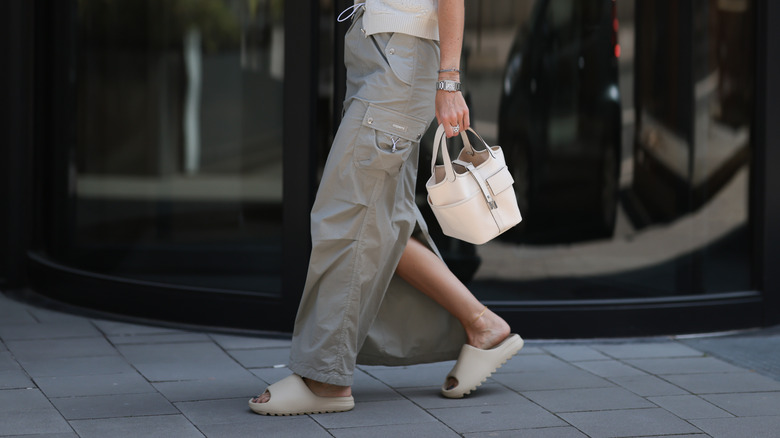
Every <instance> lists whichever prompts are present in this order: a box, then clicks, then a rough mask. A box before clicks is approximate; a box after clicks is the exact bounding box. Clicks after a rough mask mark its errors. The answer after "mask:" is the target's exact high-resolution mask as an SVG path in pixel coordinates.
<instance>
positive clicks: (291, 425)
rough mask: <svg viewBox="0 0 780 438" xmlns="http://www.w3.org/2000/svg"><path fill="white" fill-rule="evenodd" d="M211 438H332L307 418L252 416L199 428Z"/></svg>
mask: <svg viewBox="0 0 780 438" xmlns="http://www.w3.org/2000/svg"><path fill="white" fill-rule="evenodd" d="M339 415H341V414H339ZM198 428H199V429H200V430H201V431H202V432H203V433H204V434H206V436H207V437H209V438H248V437H273V438H301V437H305V438H332V437H333V435H331V434H330V433H328V432H327V431H325V429H324V428H322V426H320V425H319V424H317V422H316V421H314V420H312V419H311V418H309V417H307V416H296V417H266V416H263V415H257V414H252V418H250V419H249V420H247V421H245V422H241V423H233V424H227V423H221V424H207V425H204V426H199V427H198Z"/></svg>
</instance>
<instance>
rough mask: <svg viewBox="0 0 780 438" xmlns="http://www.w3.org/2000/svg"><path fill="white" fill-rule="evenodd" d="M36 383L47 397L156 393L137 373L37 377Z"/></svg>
mask: <svg viewBox="0 0 780 438" xmlns="http://www.w3.org/2000/svg"><path fill="white" fill-rule="evenodd" d="M35 383H36V384H37V385H38V387H39V388H41V391H43V393H44V394H46V396H47V397H81V396H89V395H110V394H139V393H144V392H156V391H155V389H154V387H152V385H150V384H149V382H147V381H146V379H144V378H143V376H141V375H140V374H138V373H137V372H132V373H120V374H97V375H89V376H56V377H36V378H35Z"/></svg>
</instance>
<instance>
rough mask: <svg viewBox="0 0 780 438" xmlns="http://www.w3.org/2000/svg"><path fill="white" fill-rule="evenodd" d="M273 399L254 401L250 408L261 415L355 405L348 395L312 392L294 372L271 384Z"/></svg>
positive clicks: (321, 411)
mask: <svg viewBox="0 0 780 438" xmlns="http://www.w3.org/2000/svg"><path fill="white" fill-rule="evenodd" d="M267 391H268V392H269V393H270V394H271V399H270V400H268V401H267V402H266V403H253V402H252V400H254V399H250V400H249V409H251V410H252V411H254V412H255V413H258V414H260V415H303V414H324V413H327V412H344V411H349V410H350V409H352V408H354V407H355V399H353V398H352V396H351V395H350V396H347V397H320V396H318V395H317V394H315V393H313V392H311V390H310V389H309V387H308V386H306V382H304V381H303V379H302V378H301V376H299V375H297V374H292V375H290V376H287V377H285V378H284V379H282V380H280V381H278V382H276V383H274V384H273V385H271V386H269V387H268V389H267Z"/></svg>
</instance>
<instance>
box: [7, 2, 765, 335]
mask: <svg viewBox="0 0 780 438" xmlns="http://www.w3.org/2000/svg"><path fill="white" fill-rule="evenodd" d="M351 3H352V2H350V1H349V0H335V1H334V0H320V1H312V2H292V1H285V0H198V1H185V0H164V1H153V0H115V1H111V2H106V1H97V0H63V1H58V2H35V1H33V2H28V1H22V0H12V1H9V2H5V4H4V5H3V6H0V20H2V21H3V22H4V24H5V26H3V27H4V28H5V32H6V35H5V37H4V38H2V40H3V41H2V42H0V53H2V54H3V55H4V58H5V59H6V60H7V62H6V66H7V67H6V68H5V69H2V70H3V71H2V72H0V79H2V81H0V82H1V83H2V86H3V87H4V88H3V89H4V90H5V91H4V93H5V96H6V99H3V100H2V102H3V105H6V106H7V110H6V111H5V113H6V114H8V117H7V118H6V119H5V120H4V121H3V122H2V123H3V124H4V125H3V126H4V127H5V128H6V129H4V131H5V132H7V133H8V135H7V138H8V140H7V141H6V143H5V145H4V146H3V148H2V152H1V153H2V154H3V155H2V156H1V157H0V171H2V173H3V174H4V175H5V176H6V178H5V179H4V180H3V182H2V183H0V214H1V215H2V217H0V228H1V231H2V233H3V234H2V240H0V243H4V245H2V246H1V247H2V248H3V250H2V251H0V287H2V288H4V290H8V291H10V293H13V294H15V295H17V296H20V297H27V298H30V297H32V298H34V299H41V297H45V298H46V299H47V300H52V302H57V303H65V304H66V305H69V306H74V307H75V308H82V309H93V310H98V311H105V312H110V313H114V314H120V315H124V316H126V317H133V318H144V319H147V320H158V321H166V322H174V323H184V324H194V325H205V326H212V327H220V328H230V329H236V330H262V331H281V332H285V331H290V330H291V328H292V323H293V319H294V315H295V311H296V309H297V303H298V298H299V297H300V293H301V289H302V286H303V281H304V277H305V273H306V264H307V260H308V256H309V249H310V242H309V234H308V233H309V226H310V223H309V214H308V213H309V208H310V206H311V203H312V201H313V197H314V193H315V191H316V188H317V184H318V177H319V174H320V171H321V169H322V166H323V165H324V160H325V157H326V155H327V152H328V149H329V148H330V142H331V140H332V138H333V133H334V130H335V126H337V124H338V119H339V117H340V115H341V105H342V102H341V100H342V99H343V95H344V77H345V74H344V67H343V46H342V44H343V35H344V33H345V32H346V30H347V27H348V25H349V23H342V24H338V23H336V19H335V18H336V16H337V15H338V13H339V12H340V11H341V10H343V9H345V8H346V7H348V6H349V5H350V4H351ZM466 8H467V20H466V29H465V35H464V51H463V57H462V61H461V69H462V70H463V71H464V75H463V83H464V94H465V96H466V99H467V101H468V102H469V105H470V109H471V120H472V123H473V126H474V128H475V129H476V130H477V131H478V132H479V133H480V134H481V135H482V136H483V137H484V138H485V140H486V141H487V142H488V143H490V144H500V145H501V146H502V148H503V150H504V151H505V153H506V156H507V161H508V166H509V168H510V170H511V172H512V175H513V177H514V180H515V189H516V193H517V196H518V201H519V204H520V206H521V211H522V212H523V216H524V222H523V223H522V224H521V225H520V226H518V227H517V228H516V229H514V230H512V231H511V232H509V233H506V234H505V235H502V236H501V237H500V238H498V239H496V240H494V241H492V242H490V243H487V244H485V245H480V246H474V245H470V244H466V243H464V242H460V241H456V240H454V239H451V238H447V237H446V236H444V235H443V234H442V233H441V232H440V230H439V229H438V226H437V225H436V223H435V219H434V218H433V215H432V214H431V212H430V211H429V209H428V206H427V204H426V202H425V189H424V182H425V180H427V177H428V174H427V173H428V172H429V170H428V166H427V165H425V163H427V161H428V160H430V150H431V140H432V133H433V129H430V130H429V133H428V135H426V136H425V137H424V138H423V141H422V150H421V156H420V162H421V163H423V165H421V166H419V168H420V175H419V176H418V194H419V197H418V204H419V206H420V209H421V210H422V211H423V213H424V215H425V217H426V218H427V220H428V222H429V226H431V229H432V234H433V235H434V237H435V239H436V240H437V243H438V246H439V247H440V249H441V252H442V254H443V256H444V257H445V260H446V261H447V263H448V264H449V265H450V267H451V268H452V269H453V271H455V272H456V274H457V275H458V276H459V277H460V278H461V279H462V280H464V281H465V282H467V284H468V285H469V287H470V288H471V289H472V290H473V291H474V292H475V294H476V295H477V296H478V298H480V299H481V300H482V301H484V302H485V303H486V304H488V305H489V306H491V308H493V309H494V310H496V311H498V312H499V313H501V314H502V315H504V316H505V317H506V318H507V319H508V320H509V321H510V323H512V325H513V326H514V328H515V329H516V330H517V331H519V332H521V333H524V334H526V336H530V337H583V336H586V337H587V336H626V335H647V334H668V333H689V332H704V331H717V330H730V329H737V328H746V327H756V326H764V325H769V324H773V323H777V322H778V321H780V278H778V277H776V274H774V271H775V270H774V269H773V268H772V267H773V266H774V265H776V264H777V262H778V261H780V254H778V251H779V250H778V249H777V248H780V245H778V244H780V236H778V235H777V231H775V229H774V228H773V227H772V226H771V224H773V223H775V222H777V221H778V220H780V217H778V215H780V208H778V207H780V205H777V204H778V201H776V200H774V199H773V197H772V196H771V195H770V194H771V193H772V189H773V188H776V187H780V180H777V178H778V177H776V176H775V174H777V173H778V172H773V171H772V170H773V169H780V157H778V156H777V154H776V153H775V152H774V149H773V147H772V146H773V145H774V144H776V143H778V142H780V132H779V130H780V127H779V126H778V124H776V123H773V119H772V118H771V115H772V114H777V113H778V108H777V106H778V103H777V102H780V91H778V90H777V86H776V85H775V84H774V82H773V81H772V79H773V78H774V77H778V65H777V63H778V61H777V60H778V59H780V45H779V44H780V43H778V41H780V38H779V37H778V35H776V34H777V32H778V31H777V30H776V29H773V28H772V27H771V26H769V23H770V22H771V19H772V18H780V17H778V14H780V11H779V9H780V8H779V7H778V6H777V5H775V4H774V3H773V2H771V1H769V0H693V1H690V2H673V1H667V0H663V1H661V0H652V1H651V0H620V1H614V0H599V1H589V2H582V1H579V0H521V1H518V0H492V1H482V0H466ZM453 147H457V144H454V145H453Z"/></svg>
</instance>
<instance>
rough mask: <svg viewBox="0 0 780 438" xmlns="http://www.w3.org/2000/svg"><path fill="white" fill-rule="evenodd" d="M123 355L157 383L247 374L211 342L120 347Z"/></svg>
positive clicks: (145, 375)
mask: <svg viewBox="0 0 780 438" xmlns="http://www.w3.org/2000/svg"><path fill="white" fill-rule="evenodd" d="M117 348H118V349H119V351H120V352H121V353H122V354H123V355H124V356H125V358H126V359H127V360H128V361H129V362H130V363H131V364H132V365H133V366H135V368H136V369H137V370H138V371H139V372H140V373H141V374H143V375H144V377H146V378H147V379H148V380H150V381H153V382H162V381H178V380H199V379H209V378H215V377H217V376H227V375H246V373H247V371H246V370H245V369H244V368H243V367H242V366H240V365H239V364H238V363H236V362H235V361H234V360H233V359H232V358H231V357H229V356H228V355H227V354H226V353H225V352H224V351H223V350H222V349H221V348H219V347H218V346H216V345H215V344H214V343H211V342H203V343H183V344H147V345H120V346H117Z"/></svg>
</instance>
